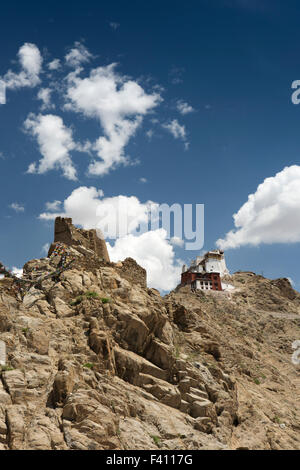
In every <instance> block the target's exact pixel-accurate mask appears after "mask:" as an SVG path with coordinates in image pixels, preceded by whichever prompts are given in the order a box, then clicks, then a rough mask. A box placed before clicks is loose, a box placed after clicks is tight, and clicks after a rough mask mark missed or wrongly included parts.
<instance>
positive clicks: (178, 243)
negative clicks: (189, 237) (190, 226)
mask: <svg viewBox="0 0 300 470" xmlns="http://www.w3.org/2000/svg"><path fill="white" fill-rule="evenodd" d="M170 243H171V244H172V245H174V246H183V245H184V240H182V239H181V238H179V237H172V238H171V240H170Z"/></svg>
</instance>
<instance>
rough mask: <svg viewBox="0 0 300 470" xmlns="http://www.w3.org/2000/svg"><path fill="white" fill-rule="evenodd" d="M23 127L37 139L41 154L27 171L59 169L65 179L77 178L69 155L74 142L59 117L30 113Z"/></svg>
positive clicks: (42, 171)
mask: <svg viewBox="0 0 300 470" xmlns="http://www.w3.org/2000/svg"><path fill="white" fill-rule="evenodd" d="M24 128H25V130H26V131H28V132H29V133H31V135H32V136H34V137H35V138H36V139H37V142H38V145H39V149H40V152H41V154H42V156H43V158H42V159H41V160H40V161H39V162H38V164H37V163H31V164H30V165H29V168H28V173H38V174H43V173H46V172H47V171H49V170H54V169H61V170H62V172H63V175H64V176H65V177H66V178H67V179H70V180H76V179H77V178H76V169H75V167H74V165H73V163H72V160H71V157H70V155H69V152H70V151H71V150H74V149H75V148H76V144H75V142H74V141H73V137H72V131H71V129H69V128H67V127H66V126H65V125H64V123H63V120H62V118H61V117H59V116H55V115H53V114H46V115H41V114H39V115H35V114H30V115H29V116H28V118H27V119H26V121H25V123H24Z"/></svg>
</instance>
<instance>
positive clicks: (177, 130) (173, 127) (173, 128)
mask: <svg viewBox="0 0 300 470" xmlns="http://www.w3.org/2000/svg"><path fill="white" fill-rule="evenodd" d="M162 127H164V128H165V129H167V131H169V132H170V133H171V134H172V135H173V137H174V138H175V139H181V140H183V141H184V148H185V150H187V149H188V148H189V142H187V141H186V130H185V126H184V125H181V124H179V122H178V121H177V119H173V121H170V122H168V123H165V124H162Z"/></svg>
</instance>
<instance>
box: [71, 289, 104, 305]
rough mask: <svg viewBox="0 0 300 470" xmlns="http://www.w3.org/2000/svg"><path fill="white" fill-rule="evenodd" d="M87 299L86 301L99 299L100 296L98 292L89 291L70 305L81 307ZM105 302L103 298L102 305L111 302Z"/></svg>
mask: <svg viewBox="0 0 300 470" xmlns="http://www.w3.org/2000/svg"><path fill="white" fill-rule="evenodd" d="M85 298H86V299H98V298H99V294H98V293H97V292H94V291H90V290H88V291H87V292H85V293H84V294H81V295H78V296H77V297H75V299H74V300H72V301H71V302H70V305H71V306H72V307H75V306H76V305H79V304H80V303H81V302H82V301H83V300H84V299H85ZM104 300H105V302H103V298H101V301H102V303H106V302H109V299H104Z"/></svg>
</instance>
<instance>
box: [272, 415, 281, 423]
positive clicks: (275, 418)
mask: <svg viewBox="0 0 300 470" xmlns="http://www.w3.org/2000/svg"><path fill="white" fill-rule="evenodd" d="M273 422H274V423H277V424H280V423H281V421H280V418H278V416H274V418H273Z"/></svg>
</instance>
